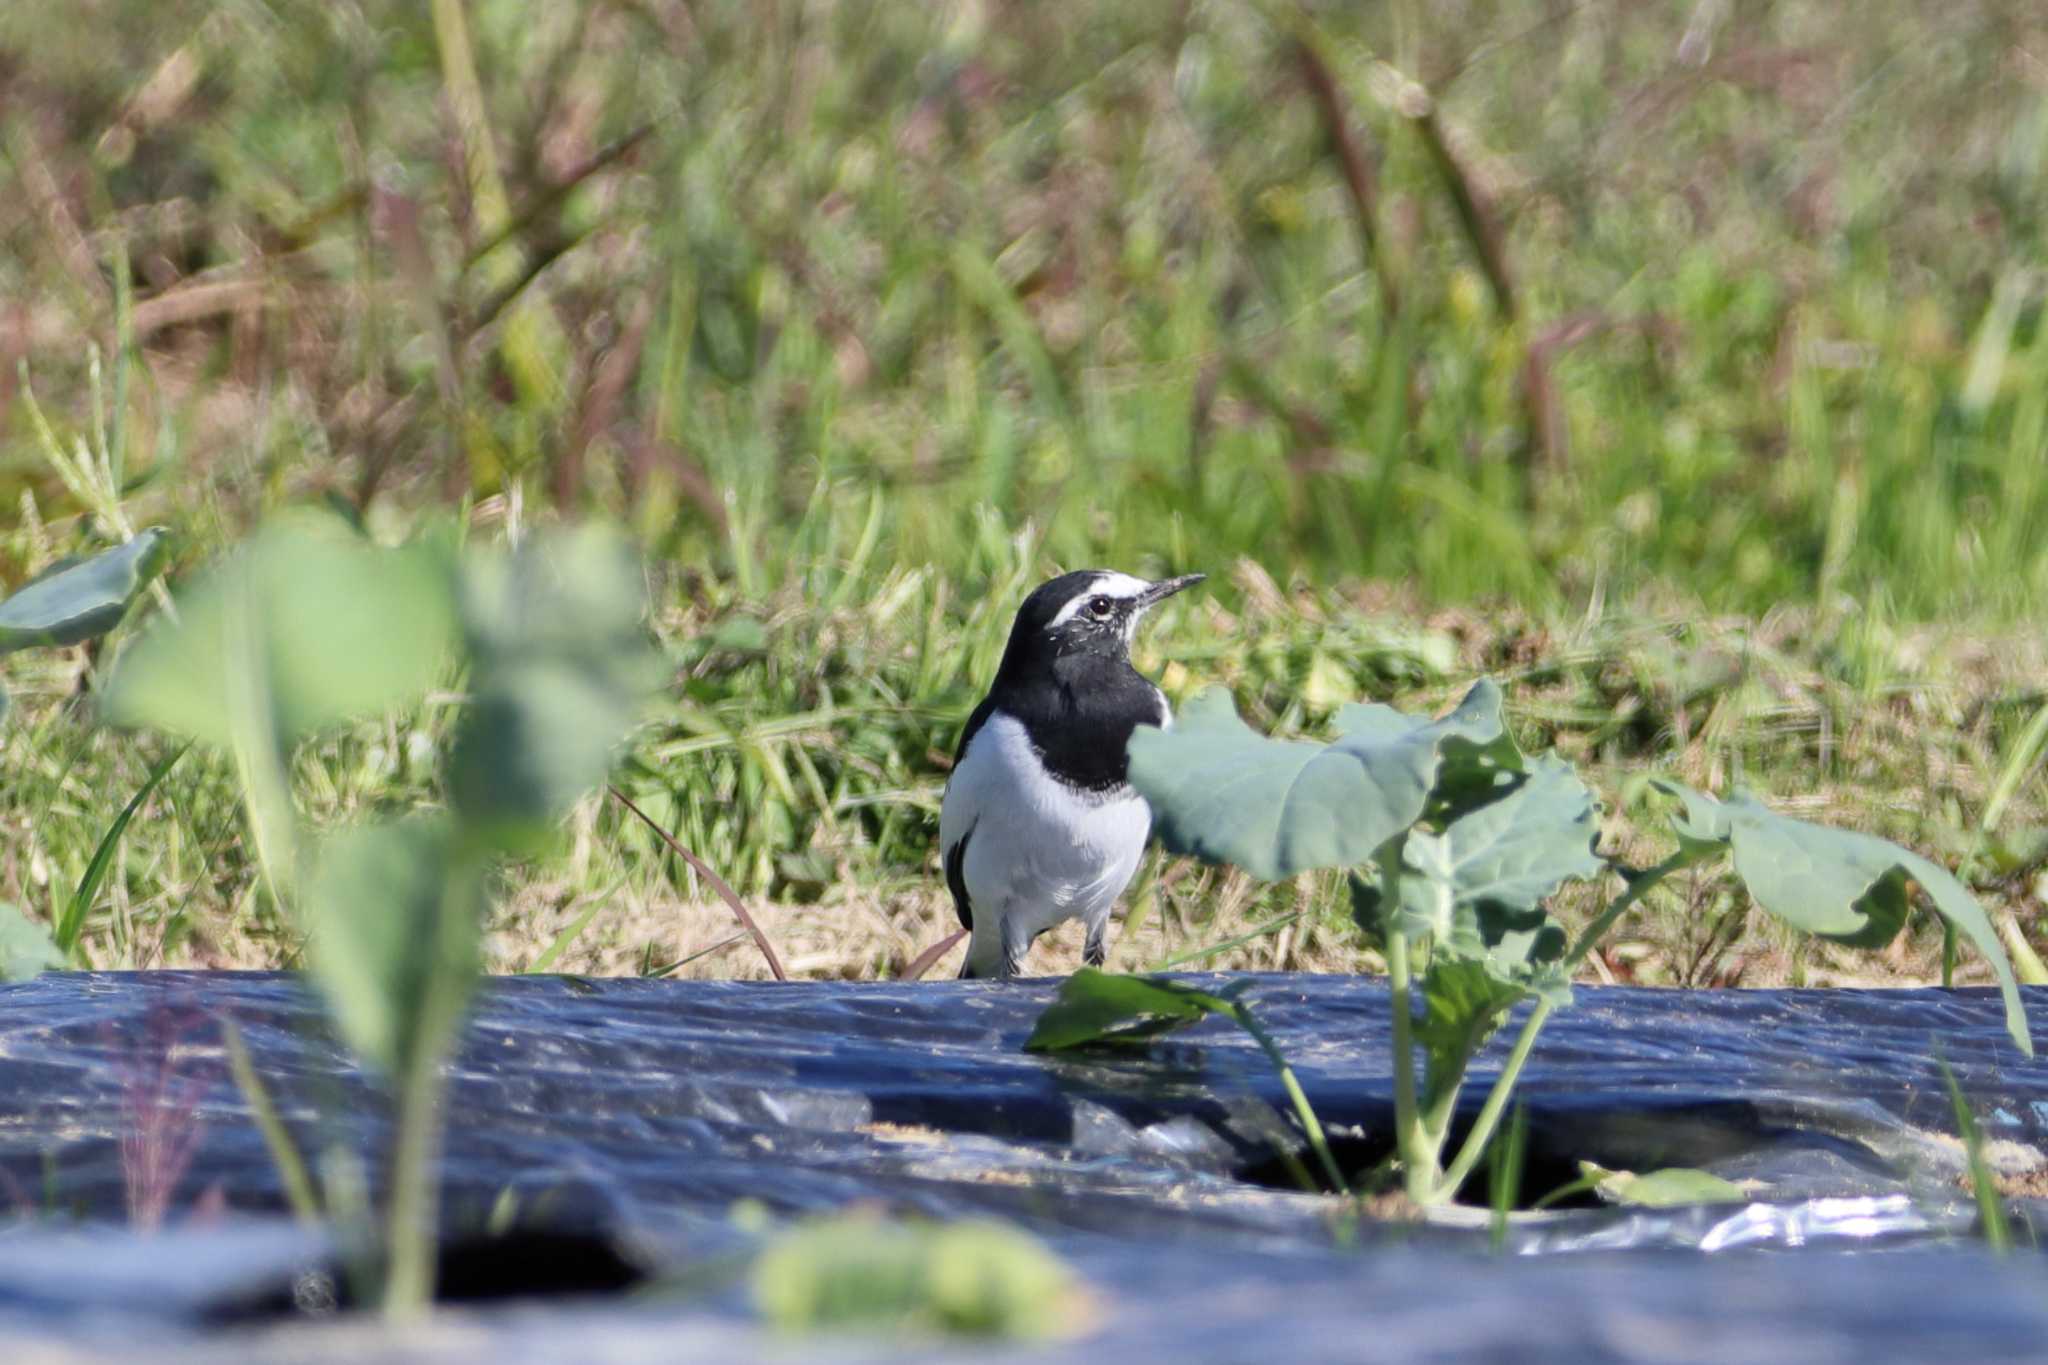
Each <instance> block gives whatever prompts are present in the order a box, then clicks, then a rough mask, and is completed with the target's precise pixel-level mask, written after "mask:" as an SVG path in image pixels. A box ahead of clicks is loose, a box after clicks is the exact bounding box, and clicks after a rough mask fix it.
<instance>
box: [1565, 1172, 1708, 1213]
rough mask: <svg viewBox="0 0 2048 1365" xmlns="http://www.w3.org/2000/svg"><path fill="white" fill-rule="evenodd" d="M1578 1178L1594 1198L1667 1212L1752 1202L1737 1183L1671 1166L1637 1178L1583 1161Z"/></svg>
mask: <svg viewBox="0 0 2048 1365" xmlns="http://www.w3.org/2000/svg"><path fill="white" fill-rule="evenodd" d="M1579 1174H1580V1175H1581V1176H1582V1177H1583V1178H1584V1180H1585V1182H1586V1183H1587V1185H1590V1186H1591V1187H1592V1190H1593V1192H1594V1193H1595V1194H1597V1195H1599V1196H1600V1197H1601V1198H1602V1199H1605V1200H1606V1201H1607V1202H1608V1203H1610V1204H1630V1205H1634V1206H1635V1207H1637V1208H1646V1209H1668V1208H1676V1207H1678V1206H1680V1205H1683V1204H1742V1203H1747V1202H1748V1200H1749V1192H1748V1191H1747V1190H1745V1189H1743V1188H1742V1186H1740V1185H1738V1184H1736V1183H1735V1182H1734V1181H1732V1180H1723V1179H1722V1178H1721V1177H1720V1176H1718V1175H1713V1174H1710V1173H1708V1172H1706V1171H1700V1170H1694V1169H1693V1168H1691V1167H1689V1166H1669V1167H1666V1168H1664V1169H1663V1170H1659V1171H1647V1172H1645V1173H1643V1174H1641V1175H1637V1174H1636V1173H1635V1172H1634V1171H1610V1170H1608V1169H1606V1168H1605V1167H1602V1166H1598V1165H1595V1164H1594V1163H1593V1162H1590V1161H1581V1162H1580V1163H1579Z"/></svg>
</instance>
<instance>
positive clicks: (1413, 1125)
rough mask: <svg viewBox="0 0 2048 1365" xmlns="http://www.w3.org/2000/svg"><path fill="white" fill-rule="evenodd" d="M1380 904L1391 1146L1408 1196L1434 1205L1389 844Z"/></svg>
mask: <svg viewBox="0 0 2048 1365" xmlns="http://www.w3.org/2000/svg"><path fill="white" fill-rule="evenodd" d="M1379 865H1380V904H1381V905H1383V906H1385V907H1387V908H1386V911H1385V915H1386V941H1387V989H1388V992H1389V1004H1390V1005H1391V1007H1392V1009H1393V1011H1394V1147H1395V1150H1396V1151H1398V1152H1399V1153H1400V1156H1401V1169H1402V1172H1403V1179H1404V1180H1405V1181H1406V1184H1407V1189H1408V1197H1409V1198H1410V1199H1413V1200H1414V1201H1415V1202H1416V1203H1418V1204H1430V1203H1434V1202H1435V1192H1436V1177H1437V1157H1438V1154H1439V1152H1440V1151H1441V1150H1442V1149H1441V1148H1440V1147H1434V1146H1431V1145H1430V1143H1429V1135H1428V1133H1427V1131H1426V1130H1425V1129H1424V1127H1423V1123H1422V1116H1421V1114H1420V1113H1419V1112H1418V1111H1417V1109H1416V1106H1415V1016H1414V1013H1413V1011H1412V1009H1411V1007H1410V1005H1409V970H1408V935H1407V933H1406V932H1404V931H1403V930H1402V929H1401V928H1400V926H1399V924H1398V923H1397V922H1396V920H1395V918H1394V916H1395V909H1394V907H1396V906H1398V905H1400V903H1401V848H1400V843H1399V841H1389V842H1388V843H1387V845H1386V846H1385V847H1383V848H1382V849H1381V850H1380V852H1379Z"/></svg>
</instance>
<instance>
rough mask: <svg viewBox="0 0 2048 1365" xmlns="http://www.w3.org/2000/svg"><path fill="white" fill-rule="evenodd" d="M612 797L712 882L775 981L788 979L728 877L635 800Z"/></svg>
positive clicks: (615, 794)
mask: <svg viewBox="0 0 2048 1365" xmlns="http://www.w3.org/2000/svg"><path fill="white" fill-rule="evenodd" d="M611 794H612V796H613V797H615V798H616V799H617V800H618V803H619V804H620V805H622V806H624V807H625V808H626V809H627V810H629V811H631V812H633V814H635V815H637V816H639V817H640V821H641V823H642V824H644V825H646V826H647V828H649V829H651V830H653V831H654V833H655V836H656V837H657V838H659V839H660V840H661V841H662V842H663V843H665V844H667V845H668V846H669V848H670V849H671V850H672V851H673V852H674V853H675V855H676V856H677V857H678V858H681V859H682V860H683V861H684V862H686V863H688V864H689V865H690V866H691V867H692V868H694V869H696V872H697V875H698V876H700V877H702V878H703V879H704V880H705V881H707V882H710V883H711V889H712V890H714V891H716V892H717V893H718V895H719V898H720V899H721V900H723V901H724V902H725V903H726V904H727V905H729V906H731V907H732V913H733V914H734V916H736V917H737V918H738V919H739V922H740V925H741V927H743V928H744V929H745V930H746V931H747V932H748V933H749V934H751V935H753V938H754V946H755V947H757V948H759V949H760V950H761V956H762V957H764V958H766V959H768V970H769V971H770V972H772V973H774V975H775V979H776V980H777V981H787V980H789V974H788V973H787V972H785V971H783V970H782V959H781V958H779V957H777V956H776V955H775V945H774V944H772V943H770V942H769V941H768V935H766V934H764V933H762V932H761V926H760V925H758V924H756V923H754V917H753V916H752V915H750V914H748V913H747V903H746V902H745V901H743V900H741V899H740V893H739V892H737V891H735V890H733V889H732V886H731V884H730V883H729V882H727V881H726V880H725V878H723V877H721V876H719V875H718V874H717V873H716V872H713V871H712V870H711V865H710V864H709V863H707V862H705V861H704V860H703V859H702V858H699V857H698V856H697V855H696V854H694V853H692V852H690V850H688V849H687V848H684V847H683V846H682V845H681V844H679V843H677V842H676V840H675V836H674V835H672V834H670V833H669V832H668V831H667V830H665V829H663V828H662V827H661V826H660V825H658V824H656V823H655V822H654V817H653V816H651V815H649V814H648V813H647V812H646V811H644V810H641V809H640V808H639V807H638V806H636V805H634V804H633V798H631V797H629V796H627V795H626V794H625V793H624V792H622V791H620V790H619V789H618V788H617V787H613V788H611Z"/></svg>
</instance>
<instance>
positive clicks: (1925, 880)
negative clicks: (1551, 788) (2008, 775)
mask: <svg viewBox="0 0 2048 1365" xmlns="http://www.w3.org/2000/svg"><path fill="white" fill-rule="evenodd" d="M1657 786H1658V787H1659V788H1661V789H1662V790H1664V791H1666V792H1670V793H1671V794H1673V795H1676V796H1678V797H1679V798H1680V799H1681V800H1683V801H1684V802H1685V805H1686V813H1687V826H1688V831H1689V832H1688V833H1687V834H1685V835H1682V836H1681V837H1689V838H1693V839H1699V838H1700V837H1701V835H1702V834H1703V833H1704V834H1705V835H1707V836H1709V837H1711V836H1713V835H1715V834H1718V835H1719V836H1720V838H1721V839H1722V840H1723V841H1725V842H1726V844H1727V845H1728V846H1729V847H1730V848H1731V850H1732V851H1733V853H1734V862H1735V872H1736V875H1737V876H1739V877H1741V878H1742V882H1743V885H1744V886H1746V887H1748V888H1749V893H1750V895H1751V896H1753V897H1755V899H1756V903H1757V904H1758V905H1761V906H1762V907H1763V908H1764V909H1766V910H1768V911H1770V912H1771V913H1772V914H1774V915H1776V916H1777V917H1778V918H1780V919H1782V920H1784V921H1785V922H1786V923H1788V924H1790V925H1792V926H1793V927H1794V928H1798V929H1804V930H1805V931H1807V932H1808V933H1811V934H1818V935H1820V936H1821V937H1823V938H1829V939H1834V940H1836V941H1838V942H1842V943H1847V944H1850V945H1852V946H1855V947H1864V948H1871V947H1880V946H1882V945H1884V944H1886V943H1889V942H1890V941H1891V940H1892V938H1893V936H1895V935H1896V934H1897V933H1898V931H1899V927H1900V926H1901V925H1902V924H1903V923H1904V922H1905V917H1906V910H1907V904H1908V902H1907V896H1906V886H1907V883H1908V881H1913V882H1918V883H1919V885H1920V888H1921V890H1923V891H1925V892H1926V893H1927V898H1928V900H1929V901H1930V902H1932V904H1933V906H1934V908H1935V910H1936V911H1938V912H1939V913H1940V914H1941V915H1942V916H1943V917H1944V918H1945V919H1947V920H1948V921H1949V922H1950V923H1951V924H1953V925H1955V926H1956V928H1957V929H1959V930H1961V931H1962V933H1963V934H1964V936H1966V937H1967V938H1968V939H1969V940H1970V942H1972V943H1973V944H1975V945H1976V946H1977V951H1978V952H1980V953H1982V954H1983V955H1984V958H1985V960H1986V961H1988V962H1989V963H1990V964H1991V970H1992V972H1993V973H1994V974H1995V975H1996V976H1997V978H1998V985H1999V989H2000V991H2002V992H2003V994H2004V997H2005V1024H2006V1029H2007V1030H2008V1031H2009V1032H2010V1033H2011V1034H2012V1038H2013V1041H2014V1042H2015V1043H2017V1044H2019V1047H2020V1050H2021V1051H2022V1052H2024V1053H2026V1054H2027V1055H2028V1056H2029V1057H2031V1056H2033V1055H2034V1044H2033V1039H2032V1037H2031V1036H2030V1034H2029V1033H2028V1030H2027V1016H2026V1011H2025V1009H2024V1008H2023V1007H2022V1005H2021V1004H2020V994H2019V983H2018V982H2017V981H2015V980H2014V979H2013V972H2012V964H2011V963H2010V962H2009V961H2008V960H2007V959H2006V956H2005V949H2004V948H2003V946H2001V945H2000V943H1999V941H1998V933H1997V930H1995V929H1994V928H1993V927H1992V924H1991V920H1990V917H1989V916H1987V915H1986V914H1985V913H1984V909H1983V907H1982V906H1980V905H1978V904H1977V901H1976V898H1975V897H1973V896H1971V895H1970V893H1969V891H1968V890H1966V889H1965V888H1964V886H1963V884H1962V883H1961V882H1959V881H1957V880H1956V879H1955V877H1954V876H1953V875H1951V874H1950V873H1949V871H1948V869H1946V868H1944V867H1942V866H1940V865H1939V864H1938V863H1934V862H1930V861H1929V860H1928V859H1926V858H1924V857H1922V856H1921V855H1919V854H1917V853H1914V852H1913V851H1912V850H1910V849H1905V848H1901V847H1899V846H1898V845H1897V844H1894V843H1891V842H1890V841H1889V840H1885V839H1880V838H1877V837H1876V836H1875V835H1870V834H1858V833H1856V832H1854V831H1852V830H1841V829H1830V828H1828V827H1827V826H1825V825H1815V824H1810V823H1808V822H1807V821H1804V820H1794V819H1792V818H1790V817H1789V816H1784V815H1779V814H1778V813H1777V812H1775V811H1773V810H1771V809H1770V808H1769V807H1768V806H1765V805H1764V804H1762V803H1761V802H1759V801H1757V800H1755V799H1754V798H1752V797H1750V796H1748V795H1746V794H1741V793H1738V794H1736V795H1734V796H1731V797H1729V798H1728V799H1727V800H1726V801H1715V800H1714V799H1713V798H1712V797H1709V796H1703V795H1701V794H1700V793H1699V792H1696V791H1692V790H1691V789H1690V788H1687V787H1685V786H1683V785H1682V784H1680V783H1677V782H1672V781H1670V780H1669V779H1665V778H1659V779H1658V780H1657Z"/></svg>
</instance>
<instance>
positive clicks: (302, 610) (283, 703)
mask: <svg viewBox="0 0 2048 1365" xmlns="http://www.w3.org/2000/svg"><path fill="white" fill-rule="evenodd" d="M178 610H179V619H178V620H177V621H171V620H168V619H165V620H159V621H158V622H157V623H156V624H155V625H154V626H153V627H152V628H151V629H150V631H149V632H148V633H147V634H145V635H144V636H143V637H142V639H140V640H139V641H137V642H136V644H135V646H134V648H132V649H130V650H129V651H128V653H127V654H126V655H125V656H124V657H123V658H122V660H121V664H120V667H119V669H118V670H117V671H116V673H115V676H114V679H113V681H112V683H111V684H110V687H109V695H108V708H109V713H110V714H111V715H112V716H113V718H114V719H115V720H117V721H120V722H122V723H125V724H139V725H152V726H156V727H158V728H160V729H165V730H171V731H175V732H178V733H180V734H186V735H191V736H193V737H194V738H196V739H201V740H204V741H206V742H208V743H210V744H216V745H219V746H221V747H223V748H227V747H231V745H232V744H233V740H234V733H235V726H234V716H233V713H232V710H231V708H232V707H233V706H234V705H235V704H236V701H235V699H236V698H239V697H254V698H256V699H258V700H259V701H261V700H262V699H267V703H268V705H269V708H270V710H271V713H272V718H273V720H274V728H275V731H276V733H277V734H278V735H279V736H281V737H282V739H283V741H284V742H286V743H290V742H291V741H293V740H296V739H298V738H301V737H303V736H304V735H306V734H308V733H310V732H312V731H315V730H319V729H321V728H323V727H326V726H330V725H334V724H337V723H339V722H341V721H345V720H350V719H354V718H356V717H360V716H365V715H372V714H375V713H377V712H380V711H383V710H386V709H387V708H389V707H392V706H396V705H400V704H402V703H405V702H408V701H411V700H412V699H414V698H415V697H417V696H418V695H419V694H420V693H422V692H424V691H425V690H426V689H427V687H428V686H429V685H431V684H432V683H433V681H434V679H435V678H436V676H437V675H438V674H439V672H440V670H441V669H442V667H443V666H444V665H445V663H446V661H447V658H448V652H449V647H450V646H451V644H452V643H453V641H454V611H453V602H452V595H451V592H450V570H449V567H448V563H447V560H446V557H445V555H444V554H443V553H442V552H441V550H440V549H439V548H438V547H434V546H430V545H425V544H420V545H414V546H409V547H407V548H404V549H399V550H386V549H381V548H379V547H377V546H375V545H372V544H370V543H369V542H367V541H364V540H363V539H361V538H360V537H359V536H357V535H356V534H355V533H354V532H352V531H350V530H349V529H348V528H347V527H345V526H343V525H342V524H341V523H340V522H337V521H334V520H332V519H330V518H327V517H322V516H314V515H310V514H294V515H291V516H288V517H284V518H280V519H278V520H276V521H273V522H271V523H270V524H269V525H268V526H266V527H264V528H263V529H262V530H261V531H259V532H257V534H256V535H255V536H254V537H252V538H251V539H250V540H249V541H247V542H246V543H244V544H243V545H242V546H240V547H238V548H237V549H236V550H234V551H233V552H232V553H231V554H229V555H228V557H227V558H225V559H223V560H222V561H221V562H219V563H218V564H216V565H214V566H213V567H212V568H210V569H209V570H207V571H206V573H205V574H204V575H203V576H202V577H201V578H200V580H199V581H198V582H196V583H194V584H193V585H192V586H191V587H190V588H189V589H187V590H186V591H185V592H183V593H181V594H180V595H179V597H178ZM238 670H239V672H238Z"/></svg>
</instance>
